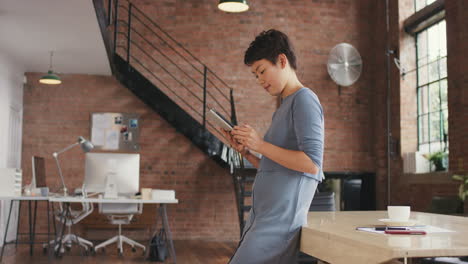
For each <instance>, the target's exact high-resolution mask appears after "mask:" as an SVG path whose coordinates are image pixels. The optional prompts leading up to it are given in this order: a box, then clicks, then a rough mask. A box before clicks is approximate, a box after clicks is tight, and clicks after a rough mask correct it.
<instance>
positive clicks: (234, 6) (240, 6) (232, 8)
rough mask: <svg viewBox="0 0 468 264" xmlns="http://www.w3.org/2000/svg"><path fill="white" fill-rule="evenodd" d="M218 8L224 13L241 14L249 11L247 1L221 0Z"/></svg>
mask: <svg viewBox="0 0 468 264" xmlns="http://www.w3.org/2000/svg"><path fill="white" fill-rule="evenodd" d="M218 8H219V9H221V10H222V11H224V12H231V13H240V12H244V11H247V10H249V5H248V4H247V0H219V4H218Z"/></svg>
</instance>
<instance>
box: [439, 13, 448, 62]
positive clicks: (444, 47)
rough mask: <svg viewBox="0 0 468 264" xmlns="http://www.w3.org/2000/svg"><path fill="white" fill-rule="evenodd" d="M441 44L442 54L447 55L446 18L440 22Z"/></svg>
mask: <svg viewBox="0 0 468 264" xmlns="http://www.w3.org/2000/svg"><path fill="white" fill-rule="evenodd" d="M439 46H440V56H442V57H444V56H447V28H446V24H445V20H442V21H441V22H440V23H439Z"/></svg>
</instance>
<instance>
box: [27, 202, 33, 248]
mask: <svg viewBox="0 0 468 264" xmlns="http://www.w3.org/2000/svg"><path fill="white" fill-rule="evenodd" d="M28 212H29V213H28V217H29V255H30V256H32V254H33V253H32V251H33V249H32V247H33V245H32V213H31V200H29V201H28Z"/></svg>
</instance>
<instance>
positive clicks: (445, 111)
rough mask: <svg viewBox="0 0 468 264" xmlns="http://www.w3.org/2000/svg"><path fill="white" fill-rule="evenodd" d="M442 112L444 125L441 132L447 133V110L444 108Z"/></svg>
mask: <svg viewBox="0 0 468 264" xmlns="http://www.w3.org/2000/svg"><path fill="white" fill-rule="evenodd" d="M442 113H443V118H444V122H443V123H444V127H443V128H444V131H443V133H444V134H447V135H448V110H447V109H445V110H444V111H443V112H442Z"/></svg>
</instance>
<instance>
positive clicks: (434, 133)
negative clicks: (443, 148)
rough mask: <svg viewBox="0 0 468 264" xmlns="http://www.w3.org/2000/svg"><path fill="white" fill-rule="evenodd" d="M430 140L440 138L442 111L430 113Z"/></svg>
mask: <svg viewBox="0 0 468 264" xmlns="http://www.w3.org/2000/svg"><path fill="white" fill-rule="evenodd" d="M429 129H430V130H429V134H430V140H431V141H436V140H440V139H441V138H440V112H435V113H431V114H430V128H429Z"/></svg>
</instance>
